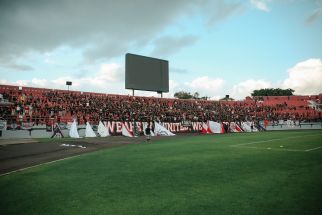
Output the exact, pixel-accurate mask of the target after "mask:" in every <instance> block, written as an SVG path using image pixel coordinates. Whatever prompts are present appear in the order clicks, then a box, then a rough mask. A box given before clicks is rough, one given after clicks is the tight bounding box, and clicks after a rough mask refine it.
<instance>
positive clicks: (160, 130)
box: [154, 122, 175, 136]
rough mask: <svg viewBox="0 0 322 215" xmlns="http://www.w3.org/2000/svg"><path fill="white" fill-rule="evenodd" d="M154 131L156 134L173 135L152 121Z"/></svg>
mask: <svg viewBox="0 0 322 215" xmlns="http://www.w3.org/2000/svg"><path fill="white" fill-rule="evenodd" d="M154 133H155V134H156V135H157V136H174V135H175V134H174V133H171V132H170V131H169V130H168V129H166V128H165V127H163V126H162V125H160V124H159V123H157V122H155V123H154Z"/></svg>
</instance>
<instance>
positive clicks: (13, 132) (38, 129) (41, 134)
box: [0, 121, 322, 139]
mask: <svg viewBox="0 0 322 215" xmlns="http://www.w3.org/2000/svg"><path fill="white" fill-rule="evenodd" d="M202 123H203V122H191V124H190V125H189V126H187V125H186V124H183V123H170V122H165V123H162V124H163V126H164V127H165V128H167V129H168V130H170V131H171V132H173V133H200V132H201V130H202ZM261 124H262V123H261ZM123 125H125V126H126V127H128V128H129V130H130V131H133V129H134V123H133V122H114V121H111V122H107V123H106V127H107V128H108V130H109V133H110V134H111V135H112V136H118V135H121V134H122V126H123ZM136 125H137V128H138V131H139V132H140V133H141V134H142V133H143V122H136ZM60 127H61V131H62V133H63V135H64V137H69V128H70V124H64V123H62V124H60ZM92 127H93V130H94V132H95V133H96V134H97V125H94V126H92ZM85 128H86V126H85V125H79V126H78V132H79V135H80V136H81V137H84V136H85ZM265 129H266V130H268V131H276V130H302V129H322V122H319V123H301V124H295V123H293V124H290V123H285V124H271V125H268V126H266V128H265ZM52 135H53V127H52V126H50V127H48V126H45V125H40V126H25V127H24V126H21V127H15V128H12V127H10V126H8V127H3V128H2V130H1V135H0V138H1V139H11V138H50V137H51V136H52Z"/></svg>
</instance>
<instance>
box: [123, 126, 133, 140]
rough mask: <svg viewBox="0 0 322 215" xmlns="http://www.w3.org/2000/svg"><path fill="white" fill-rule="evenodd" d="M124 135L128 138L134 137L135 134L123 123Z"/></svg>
mask: <svg viewBox="0 0 322 215" xmlns="http://www.w3.org/2000/svg"><path fill="white" fill-rule="evenodd" d="M122 135H123V136H126V137H134V134H133V132H132V131H130V129H129V128H128V127H127V126H126V125H125V124H124V123H122Z"/></svg>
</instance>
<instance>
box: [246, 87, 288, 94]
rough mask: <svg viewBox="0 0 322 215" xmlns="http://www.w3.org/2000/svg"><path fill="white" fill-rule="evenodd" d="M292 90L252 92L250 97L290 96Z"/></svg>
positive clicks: (276, 89)
mask: <svg viewBox="0 0 322 215" xmlns="http://www.w3.org/2000/svg"><path fill="white" fill-rule="evenodd" d="M293 93H294V90H293V89H290V88H289V89H280V88H265V89H260V90H254V91H253V93H252V94H251V95H252V96H292V95H293Z"/></svg>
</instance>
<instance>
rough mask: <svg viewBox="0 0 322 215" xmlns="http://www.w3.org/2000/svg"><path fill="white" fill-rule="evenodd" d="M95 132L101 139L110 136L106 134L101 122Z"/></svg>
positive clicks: (105, 128)
mask: <svg viewBox="0 0 322 215" xmlns="http://www.w3.org/2000/svg"><path fill="white" fill-rule="evenodd" d="M97 132H98V134H99V135H100V136H101V137H108V136H110V133H109V132H108V129H107V127H106V126H105V125H104V124H103V123H102V121H100V122H99V124H98V129H97Z"/></svg>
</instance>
